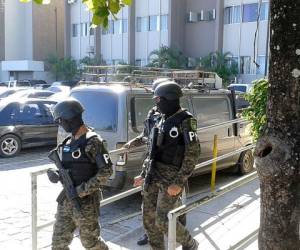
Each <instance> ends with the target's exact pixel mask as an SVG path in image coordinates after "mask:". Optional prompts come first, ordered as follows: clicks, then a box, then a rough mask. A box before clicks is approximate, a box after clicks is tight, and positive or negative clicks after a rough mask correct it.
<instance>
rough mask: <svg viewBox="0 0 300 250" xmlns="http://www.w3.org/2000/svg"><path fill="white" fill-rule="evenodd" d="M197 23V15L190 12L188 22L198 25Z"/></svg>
mask: <svg viewBox="0 0 300 250" xmlns="http://www.w3.org/2000/svg"><path fill="white" fill-rule="evenodd" d="M197 21H198V20H197V13H195V12H192V11H190V12H189V13H188V14H187V22H188V23H196V22H197Z"/></svg>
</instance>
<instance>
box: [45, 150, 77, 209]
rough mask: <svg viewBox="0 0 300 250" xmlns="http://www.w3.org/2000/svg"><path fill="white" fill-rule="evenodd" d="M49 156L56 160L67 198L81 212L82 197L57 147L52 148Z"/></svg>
mask: <svg viewBox="0 0 300 250" xmlns="http://www.w3.org/2000/svg"><path fill="white" fill-rule="evenodd" d="M48 158H49V159H50V160H51V161H53V162H54V164H55V165H56V167H57V168H58V170H59V176H60V178H61V182H62V185H63V187H64V191H65V194H66V196H67V199H68V200H69V201H71V203H72V204H73V205H74V207H75V208H76V210H77V211H78V212H79V213H80V214H81V212H82V211H81V204H80V198H79V197H78V194H77V191H76V188H75V187H74V184H73V181H72V179H71V177H70V175H69V173H68V170H67V169H64V168H63V166H62V164H61V161H60V158H59V155H58V152H57V149H54V150H51V152H50V154H49V155H48Z"/></svg>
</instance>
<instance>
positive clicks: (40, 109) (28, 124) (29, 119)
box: [0, 99, 57, 157]
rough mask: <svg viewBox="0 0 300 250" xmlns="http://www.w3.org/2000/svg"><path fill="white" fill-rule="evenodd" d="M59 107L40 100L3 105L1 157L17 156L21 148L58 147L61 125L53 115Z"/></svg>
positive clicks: (27, 100)
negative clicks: (57, 138) (56, 145)
mask: <svg viewBox="0 0 300 250" xmlns="http://www.w3.org/2000/svg"><path fill="white" fill-rule="evenodd" d="M55 104H56V102H53V101H48V100H40V99H25V100H24V99H22V100H21V101H8V102H4V101H3V102H1V103H0V156H2V157H12V156H15V155H16V154H18V153H19V152H20V150H21V148H27V147H36V146H46V145H55V144H56V137H57V125H56V124H55V123H54V121H53V116H52V112H51V109H52V108H53V106H54V105H55Z"/></svg>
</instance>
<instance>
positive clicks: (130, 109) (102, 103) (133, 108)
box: [58, 84, 253, 188]
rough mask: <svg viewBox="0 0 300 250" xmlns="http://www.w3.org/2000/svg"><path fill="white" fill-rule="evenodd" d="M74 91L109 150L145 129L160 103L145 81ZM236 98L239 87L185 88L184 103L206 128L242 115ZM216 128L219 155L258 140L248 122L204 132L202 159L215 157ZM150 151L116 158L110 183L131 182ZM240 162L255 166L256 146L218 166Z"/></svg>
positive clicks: (245, 166) (241, 166) (201, 135)
mask: <svg viewBox="0 0 300 250" xmlns="http://www.w3.org/2000/svg"><path fill="white" fill-rule="evenodd" d="M70 96H71V97H73V98H76V99H77V100H79V101H80V102H81V103H82V105H83V106H84V108H85V112H84V114H83V116H84V120H85V121H86V122H87V125H89V126H91V127H93V128H94V129H95V130H96V131H97V132H99V133H100V134H101V136H102V137H103V138H104V139H105V140H106V142H107V145H108V148H109V150H112V149H117V148H120V147H122V145H124V144H125V143H126V142H127V141H128V140H130V139H132V138H134V137H136V136H137V135H139V134H140V133H141V132H142V130H143V122H144V120H145V118H146V115H147V113H148V110H149V109H150V108H151V107H152V106H153V105H154V102H153V99H152V93H151V91H149V90H146V89H145V88H144V87H143V86H141V87H137V86H125V85H116V84H111V85H109V84H108V85H107V84H101V85H100V86H99V85H97V86H96V85H92V86H82V87H76V88H74V89H73V90H72V91H71V94H70ZM234 99H235V96H234V92H232V93H231V92H230V91H228V90H210V91H203V90H201V91H199V90H197V89H184V97H183V98H182V99H181V104H182V106H183V107H184V108H187V109H188V110H189V111H190V112H191V113H192V114H194V116H195V117H196V118H197V121H198V128H201V127H206V126H210V125H214V124H217V123H221V122H225V121H229V120H232V119H234V118H236V107H235V106H234V101H233V100H234ZM215 134H216V135H217V136H218V145H219V147H218V155H223V154H225V153H229V152H231V151H233V150H235V149H237V148H240V147H241V146H246V145H249V144H251V142H252V141H251V137H250V135H249V130H248V129H247V126H246V125H242V124H237V125H228V126H227V127H223V128H216V129H213V130H209V131H206V132H199V134H198V135H199V138H200V142H201V149H202V152H201V162H203V161H206V160H208V159H211V158H212V142H213V137H214V135H215ZM64 135H65V134H64V133H63V132H62V130H59V134H58V140H59V141H61V140H62V139H63V137H64ZM145 153H146V146H142V147H137V148H134V149H132V150H130V152H129V153H125V154H122V155H120V157H119V158H118V159H117V158H115V159H113V161H114V174H113V176H112V181H111V183H110V185H111V186H113V187H117V188H122V187H123V186H124V185H125V183H130V182H131V181H132V178H133V177H134V176H135V175H137V174H138V173H140V170H141V166H142V161H143V159H144V157H145ZM235 164H237V165H238V168H239V171H240V172H241V173H248V172H250V171H252V169H253V156H252V151H251V150H249V151H246V152H243V153H242V154H240V155H236V156H233V157H231V158H228V159H226V160H223V161H220V162H218V169H223V168H228V167H230V166H232V165H235ZM209 171H210V166H207V167H206V168H203V169H201V170H198V171H197V172H196V173H195V175H198V174H202V173H206V172H209Z"/></svg>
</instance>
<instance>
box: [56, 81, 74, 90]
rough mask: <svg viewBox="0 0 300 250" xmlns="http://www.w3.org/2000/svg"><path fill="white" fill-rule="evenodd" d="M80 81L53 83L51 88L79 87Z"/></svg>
mask: <svg viewBox="0 0 300 250" xmlns="http://www.w3.org/2000/svg"><path fill="white" fill-rule="evenodd" d="M77 83H78V81H76V80H72V81H56V82H53V83H52V84H51V87H54V86H69V87H71V88H72V87H75V86H76V85H77Z"/></svg>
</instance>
